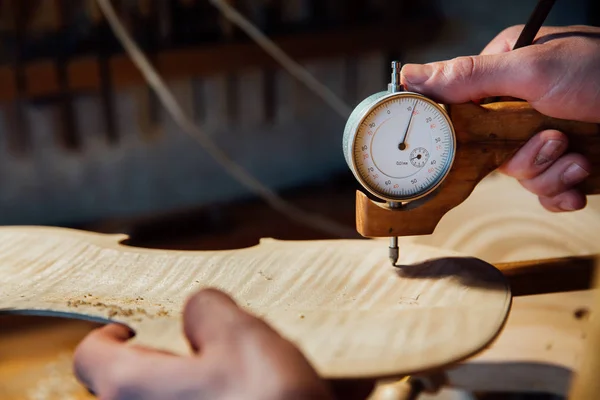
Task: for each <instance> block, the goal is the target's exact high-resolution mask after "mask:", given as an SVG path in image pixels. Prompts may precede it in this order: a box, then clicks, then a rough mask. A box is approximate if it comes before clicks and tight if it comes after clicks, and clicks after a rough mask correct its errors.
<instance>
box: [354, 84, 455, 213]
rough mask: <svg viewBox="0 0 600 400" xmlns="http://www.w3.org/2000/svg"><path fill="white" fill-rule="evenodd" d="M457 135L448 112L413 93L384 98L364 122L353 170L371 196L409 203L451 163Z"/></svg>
mask: <svg viewBox="0 0 600 400" xmlns="http://www.w3.org/2000/svg"><path fill="white" fill-rule="evenodd" d="M454 151H455V136H454V131H453V128H452V126H451V124H450V122H449V120H448V117H447V115H446V113H445V112H444V111H443V109H441V108H440V107H439V106H438V105H437V104H435V103H434V102H432V101H429V100H427V99H426V98H423V97H422V96H418V95H414V94H402V95H398V96H391V97H389V98H385V99H383V100H382V101H380V103H378V104H377V105H376V106H375V107H373V108H372V109H371V110H370V111H369V112H368V113H367V114H366V115H365V117H364V118H363V119H362V121H361V123H360V125H359V126H358V128H357V131H356V137H355V140H354V146H353V157H354V167H355V169H356V172H357V173H358V175H359V176H360V178H361V179H362V181H363V182H362V183H363V184H364V185H365V186H366V187H367V189H369V190H370V191H371V192H372V193H373V194H375V195H376V196H378V197H381V198H383V199H386V200H390V201H402V200H413V199H415V198H418V197H422V196H424V195H425V194H427V193H429V192H431V191H432V190H433V189H435V188H436V187H437V186H438V185H439V184H440V183H441V181H442V180H443V179H444V178H445V176H446V175H447V173H448V171H449V169H450V167H451V165H452V162H453V160H454Z"/></svg>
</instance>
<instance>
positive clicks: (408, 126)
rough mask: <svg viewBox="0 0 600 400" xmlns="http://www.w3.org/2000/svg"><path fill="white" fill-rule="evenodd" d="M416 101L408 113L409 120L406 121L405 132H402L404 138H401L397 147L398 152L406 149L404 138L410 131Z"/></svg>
mask: <svg viewBox="0 0 600 400" xmlns="http://www.w3.org/2000/svg"><path fill="white" fill-rule="evenodd" d="M417 101H419V100H415V104H414V105H413V108H412V111H411V113H410V118H409V119H408V125H407V126H406V130H405V131H404V136H402V141H401V142H400V144H399V145H398V148H399V149H400V150H404V149H406V137H407V136H408V131H409V130H410V125H411V124H412V119H413V116H414V115H415V107H416V106H417Z"/></svg>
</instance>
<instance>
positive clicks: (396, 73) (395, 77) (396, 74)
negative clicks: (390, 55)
mask: <svg viewBox="0 0 600 400" xmlns="http://www.w3.org/2000/svg"><path fill="white" fill-rule="evenodd" d="M401 66H402V64H401V63H400V61H392V79H391V82H390V83H389V84H388V92H390V93H397V92H400V91H402V90H403V88H402V85H401V84H400V67H401Z"/></svg>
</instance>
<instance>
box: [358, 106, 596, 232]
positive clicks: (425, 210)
mask: <svg viewBox="0 0 600 400" xmlns="http://www.w3.org/2000/svg"><path fill="white" fill-rule="evenodd" d="M448 114H449V116H450V119H451V120H452V124H453V125H454V129H455V133H456V156H455V159H454V163H453V165H452V168H451V170H450V172H449V173H448V176H447V177H446V179H445V180H444V182H443V183H442V184H441V185H440V186H439V187H438V189H437V190H436V191H435V192H433V193H431V194H430V195H428V196H426V197H424V198H423V199H422V200H421V201H419V202H418V203H415V204H411V203H409V204H408V205H407V206H405V207H400V208H396V209H392V208H390V207H389V206H388V205H387V203H380V202H377V201H373V200H371V199H370V198H369V197H367V196H366V195H365V194H364V193H362V192H361V191H357V193H356V228H357V230H358V232H359V233H360V234H361V235H362V236H364V237H389V236H411V235H427V234H431V233H433V231H434V230H435V227H436V226H437V224H438V222H439V221H440V220H441V218H442V217H443V216H444V215H445V214H446V213H447V212H448V211H450V210H451V209H453V208H454V207H456V206H458V205H459V204H460V203H462V202H463V201H464V200H466V199H467V198H468V197H469V195H470V194H471V193H472V192H473V189H475V187H476V186H477V184H478V183H479V182H480V181H481V180H482V179H483V178H485V177H486V176H487V175H488V174H490V173H491V172H492V171H494V170H495V169H497V168H498V167H499V166H500V165H502V164H503V163H504V162H505V161H506V160H507V159H509V158H510V157H511V156H512V155H513V154H514V153H515V152H516V151H517V150H518V149H519V148H520V147H521V146H523V145H524V144H525V143H526V142H527V140H529V139H530V138H531V137H532V136H534V135H535V134H537V133H538V132H540V131H542V130H546V129H556V130H559V131H561V132H563V133H564V134H566V135H567V136H568V138H569V148H568V151H570V152H576V153H579V154H582V155H584V156H585V157H586V158H587V159H588V160H589V161H590V163H591V165H592V171H591V174H590V176H589V177H588V178H587V179H586V180H585V181H584V182H583V183H582V184H581V185H579V188H580V189H581V190H582V191H583V192H584V193H585V194H586V195H593V194H600V124H595V123H587V122H579V121H571V120H565V119H557V118H551V117H548V116H545V115H543V114H541V113H539V112H537V111H536V110H534V109H533V108H532V107H531V106H530V105H529V104H528V103H526V102H522V101H504V102H497V103H489V104H485V105H478V104H475V103H463V104H455V105H450V106H448Z"/></svg>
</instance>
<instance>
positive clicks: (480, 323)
mask: <svg viewBox="0 0 600 400" xmlns="http://www.w3.org/2000/svg"><path fill="white" fill-rule="evenodd" d="M123 238H124V236H110V235H107V236H105V235H100V234H92V233H86V232H81V231H72V230H66V229H58V228H42V227H6V228H0V286H1V287H2V288H3V290H2V292H1V293H0V309H4V310H12V311H18V310H20V311H19V312H24V311H26V310H29V311H30V312H32V311H33V312H35V313H51V314H57V313H58V314H60V313H66V314H67V315H73V316H84V317H85V318H91V319H101V320H113V321H117V322H122V323H125V324H127V325H129V326H131V327H132V328H133V329H134V330H135V331H136V332H137V335H136V337H135V339H134V340H132V343H138V344H143V345H147V346H150V347H153V348H159V349H162V350H167V351H172V352H175V353H178V354H189V352H190V349H189V347H188V345H187V343H186V342H185V339H184V337H183V335H182V329H181V319H180V312H181V310H182V307H183V305H184V302H185V299H186V298H187V296H188V295H190V294H191V293H193V292H195V291H197V290H199V289H201V288H203V287H207V286H211V287H217V288H219V289H221V290H224V291H225V292H227V293H229V294H231V295H232V296H233V297H234V298H235V299H236V300H237V301H238V303H239V304H240V305H241V306H242V307H245V308H248V309H249V310H251V311H252V312H254V313H255V314H256V315H259V316H261V317H263V318H265V319H266V321H267V322H269V323H271V324H272V326H273V327H274V328H275V329H277V330H278V331H279V332H280V333H281V334H283V335H284V336H286V337H288V338H289V339H290V340H292V341H293V342H294V343H296V344H297V345H298V347H299V348H300V349H301V350H302V351H303V353H304V354H305V355H306V356H307V357H308V359H309V360H310V361H311V362H312V363H313V365H314V366H315V368H316V369H317V371H318V372H319V373H320V374H322V376H323V377H325V378H350V377H359V378H366V377H379V376H387V375H404V374H411V373H414V372H417V371H425V370H428V369H431V368H439V367H442V366H445V365H447V364H448V363H452V362H455V361H458V360H461V359H464V358H465V357H468V356H470V355H472V354H474V353H476V352H477V351H479V350H480V349H481V348H483V347H485V346H486V345H487V344H488V343H489V342H490V341H491V340H492V339H493V338H494V337H495V336H496V335H497V333H498V332H499V331H500V329H501V327H502V325H503V323H504V321H505V319H506V315H507V313H508V310H509V307H510V302H511V295H510V290H509V287H508V285H507V281H506V279H505V278H504V276H503V275H502V274H501V272H500V271H498V270H497V269H496V268H494V267H492V266H491V265H490V264H487V263H484V262H481V261H479V260H476V259H466V260H465V259H462V257H460V255H458V254H457V253H454V252H451V251H440V250H437V249H434V248H430V247H425V246H419V245H414V246H412V248H411V251H410V252H404V254H403V256H402V257H401V260H400V262H402V263H404V264H406V266H405V267H404V268H403V269H402V270H400V271H398V270H397V269H394V268H392V267H390V266H389V262H388V260H387V255H386V254H385V252H382V251H381V247H380V243H378V242H376V241H372V240H325V241H299V242H282V241H274V240H264V241H262V242H261V243H260V245H258V246H255V247H250V248H245V249H239V250H227V251H195V252H180V251H164V250H148V249H139V248H130V247H126V246H123V245H120V244H118V241H119V240H120V239H123ZM434 258H435V259H436V260H432V259H434Z"/></svg>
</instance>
